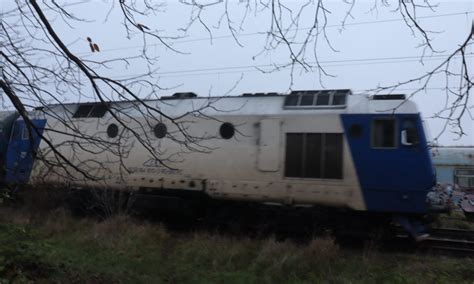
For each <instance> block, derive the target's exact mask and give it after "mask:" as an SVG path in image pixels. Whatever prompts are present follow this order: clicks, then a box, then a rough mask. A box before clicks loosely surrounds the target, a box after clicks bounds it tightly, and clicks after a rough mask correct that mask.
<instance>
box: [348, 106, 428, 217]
mask: <svg viewBox="0 0 474 284" xmlns="http://www.w3.org/2000/svg"><path fill="white" fill-rule="evenodd" d="M375 118H394V119H395V120H396V129H397V130H396V133H398V136H397V138H396V139H397V143H396V147H395V148H390V149H386V148H372V146H371V143H372V141H371V139H372V130H371V128H372V123H373V120H374V119H375ZM341 119H342V123H343V127H344V132H345V133H346V137H347V141H348V144H349V148H350V151H351V153H352V158H353V161H354V165H355V167H356V172H357V175H358V178H359V183H360V186H361V189H362V192H363V196H364V199H365V203H366V207H367V210H368V211H379V212H400V213H403V212H406V213H426V212H427V209H428V208H427V204H426V195H427V193H428V191H430V190H431V188H432V187H433V185H434V184H435V180H436V177H435V173H434V169H433V166H432V163H431V156H430V154H429V151H428V147H427V143H426V137H425V133H424V131H423V124H422V121H421V118H420V115H419V114H391V115H387V114H385V115H384V114H342V115H341ZM405 119H410V120H412V121H414V122H415V129H416V130H417V135H418V139H419V143H417V144H416V145H411V146H406V145H403V144H402V143H400V132H401V130H402V129H401V125H402V123H403V121H404V120H405ZM355 124H358V125H360V126H361V127H362V129H363V132H362V134H361V135H355V136H351V135H350V134H349V129H350V127H351V126H352V125H355ZM356 136H357V137H356Z"/></svg>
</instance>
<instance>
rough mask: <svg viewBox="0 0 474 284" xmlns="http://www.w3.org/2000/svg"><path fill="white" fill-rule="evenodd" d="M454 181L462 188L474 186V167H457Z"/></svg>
mask: <svg viewBox="0 0 474 284" xmlns="http://www.w3.org/2000/svg"><path fill="white" fill-rule="evenodd" d="M454 182H455V183H456V184H457V185H458V186H459V187H460V188H474V168H472V169H456V170H455V173H454Z"/></svg>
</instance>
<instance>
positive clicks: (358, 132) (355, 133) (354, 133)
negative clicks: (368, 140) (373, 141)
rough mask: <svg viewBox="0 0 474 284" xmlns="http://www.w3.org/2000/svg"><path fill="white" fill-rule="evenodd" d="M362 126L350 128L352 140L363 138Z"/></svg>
mask: <svg viewBox="0 0 474 284" xmlns="http://www.w3.org/2000/svg"><path fill="white" fill-rule="evenodd" d="M362 131H363V130H362V126H361V125H360V124H356V123H355V124H352V125H351V127H350V128H349V136H350V137H352V138H359V137H361V136H362Z"/></svg>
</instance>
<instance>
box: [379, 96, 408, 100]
mask: <svg viewBox="0 0 474 284" xmlns="http://www.w3.org/2000/svg"><path fill="white" fill-rule="evenodd" d="M405 99H406V97H405V95H373V96H372V100H374V101H383V100H405Z"/></svg>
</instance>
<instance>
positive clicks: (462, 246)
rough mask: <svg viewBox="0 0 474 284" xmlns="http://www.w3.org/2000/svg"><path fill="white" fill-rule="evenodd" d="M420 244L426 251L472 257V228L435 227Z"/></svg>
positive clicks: (473, 236) (473, 248) (473, 235)
mask: <svg viewBox="0 0 474 284" xmlns="http://www.w3.org/2000/svg"><path fill="white" fill-rule="evenodd" d="M430 233H431V236H430V237H429V238H428V239H427V240H425V241H424V242H422V243H421V244H420V248H421V249H423V250H426V251H428V252H434V253H442V254H450V255H455V256H462V257H473V258H474V230H462V229H448V228H435V229H431V232H430Z"/></svg>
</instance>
